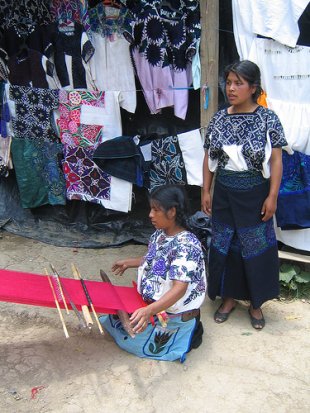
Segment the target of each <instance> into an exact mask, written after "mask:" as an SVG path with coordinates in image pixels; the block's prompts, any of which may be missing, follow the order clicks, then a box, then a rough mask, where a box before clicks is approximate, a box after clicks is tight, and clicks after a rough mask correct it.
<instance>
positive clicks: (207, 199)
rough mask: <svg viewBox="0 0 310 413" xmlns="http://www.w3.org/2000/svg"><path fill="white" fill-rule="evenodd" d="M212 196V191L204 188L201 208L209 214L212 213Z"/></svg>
mask: <svg viewBox="0 0 310 413" xmlns="http://www.w3.org/2000/svg"><path fill="white" fill-rule="evenodd" d="M211 206H212V197H211V194H210V192H208V191H205V190H203V191H202V195H201V210H202V211H203V212H204V213H205V214H207V215H211V213H212V208H211Z"/></svg>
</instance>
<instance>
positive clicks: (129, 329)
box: [100, 270, 135, 338]
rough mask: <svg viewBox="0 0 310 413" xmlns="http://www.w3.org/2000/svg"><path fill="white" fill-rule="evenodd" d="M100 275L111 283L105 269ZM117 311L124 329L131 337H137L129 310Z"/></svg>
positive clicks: (103, 279)
mask: <svg viewBox="0 0 310 413" xmlns="http://www.w3.org/2000/svg"><path fill="white" fill-rule="evenodd" d="M100 277H101V279H102V281H103V282H107V283H110V284H111V280H110V278H109V277H108V275H107V274H106V272H105V271H103V270H100ZM116 313H117V315H118V318H119V319H120V322H121V324H122V326H123V328H124V330H125V331H126V333H128V334H129V335H130V337H131V338H135V333H134V331H133V329H132V327H131V324H130V320H129V315H128V313H127V311H124V310H117V312H116Z"/></svg>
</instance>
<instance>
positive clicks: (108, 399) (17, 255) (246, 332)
mask: <svg viewBox="0 0 310 413" xmlns="http://www.w3.org/2000/svg"><path fill="white" fill-rule="evenodd" d="M0 235H1V239H0V268H5V269H11V270H20V271H29V272H35V273H43V269H44V267H46V266H47V265H48V263H52V264H53V265H54V266H55V267H56V269H57V270H58V272H60V273H61V275H62V276H66V277H71V262H74V263H75V264H76V265H77V267H78V268H79V270H80V272H81V273H82V274H83V276H84V278H85V279H95V280H98V281H99V280H100V277H99V270H100V268H103V269H104V270H105V271H106V272H107V273H108V275H109V276H110V278H111V280H112V282H113V283H115V284H118V285H130V284H131V280H133V279H135V271H134V270H131V271H128V273H127V274H126V273H125V275H124V276H123V277H117V278H116V277H115V276H113V274H112V273H111V264H112V262H113V261H114V260H115V259H117V258H118V257H129V256H137V255H141V254H143V253H144V252H145V250H146V247H145V246H143V245H129V246H124V247H121V248H113V249H111V248H110V249H74V248H64V247H55V246H51V245H48V244H42V243H40V242H37V241H34V240H32V239H27V238H22V237H18V236H16V235H12V234H10V233H7V232H1V233H0ZM218 304H219V303H218V302H211V301H209V300H206V301H205V304H204V305H203V307H202V321H203V324H204V329H205V334H204V341H203V344H202V345H201V346H200V347H199V348H198V349H196V350H193V351H192V352H191V353H190V354H189V355H188V358H187V360H186V361H185V363H183V364H181V363H180V362H163V361H162V362H159V361H153V360H145V359H139V358H137V357H135V356H133V355H131V354H128V353H126V352H123V351H122V350H120V349H119V348H118V347H117V346H116V345H115V343H114V341H113V340H112V339H111V338H110V337H109V336H108V334H107V333H106V334H105V335H104V336H101V334H100V333H99V330H98V329H97V328H95V327H94V328H93V329H92V330H91V331H85V330H80V329H78V322H77V320H76V318H75V315H74V313H73V312H72V314H70V315H69V316H67V315H65V313H64V316H65V317H66V322H67V326H68V330H69V334H70V338H69V339H66V338H65V336H64V334H63V330H62V327H61V324H60V320H59V317H58V314H57V311H56V309H55V310H54V309H49V308H42V307H33V306H25V305H20V304H11V303H3V302H2V303H0V321H1V324H0V354H1V359H0V375H1V377H2V380H1V384H0V411H1V412H2V413H20V412H23V413H24V412H27V413H28V412H31V413H32V412H41V413H82V412H83V413H84V412H85V413H139V412H141V413H142V412H143V413H144V412H148V413H157V412H158V413H159V412H161V413H168V412H170V413H183V412H187V411H190V412H193V413H198V412H199V413H213V412H220V413H226V412H227V413H234V412H236V413H260V412H264V413H265V412H273V413H286V412H290V413H297V412H302V413H305V412H309V411H310V391H309V385H310V366H309V360H310V357H309V356H310V354H309V353H310V334H309V333H310V305H309V303H308V302H302V301H294V302H290V303H287V302H283V301H277V300H274V301H271V302H268V303H266V304H265V305H264V307H263V309H264V315H265V319H266V327H265V329H264V330H263V331H261V332H257V331H255V330H254V329H253V328H252V327H251V325H250V322H249V317H248V313H247V307H246V303H241V302H240V303H239V305H238V307H237V310H236V311H235V312H234V313H233V314H232V316H231V318H230V319H229V321H228V322H227V323H224V324H223V325H217V324H215V323H214V322H213V319H212V315H213V312H214V311H215V309H216V308H217V306H218Z"/></svg>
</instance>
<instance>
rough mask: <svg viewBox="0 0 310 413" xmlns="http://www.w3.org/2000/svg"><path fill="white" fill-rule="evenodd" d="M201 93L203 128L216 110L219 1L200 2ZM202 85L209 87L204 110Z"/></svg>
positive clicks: (201, 122) (201, 121) (206, 0)
mask: <svg viewBox="0 0 310 413" xmlns="http://www.w3.org/2000/svg"><path fill="white" fill-rule="evenodd" d="M200 13H201V40H200V64H201V91H200V126H201V127H205V126H207V125H208V124H209V121H210V119H211V117H212V115H214V113H215V112H216V111H217V110H218V70H219V69H218V66H219V65H218V60H219V0H201V1H200ZM204 85H207V86H208V87H209V104H208V108H207V109H205V108H204V104H205V96H204Z"/></svg>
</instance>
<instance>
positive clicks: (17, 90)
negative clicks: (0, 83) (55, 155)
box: [9, 85, 59, 140]
mask: <svg viewBox="0 0 310 413" xmlns="http://www.w3.org/2000/svg"><path fill="white" fill-rule="evenodd" d="M9 90H10V92H9V93H10V99H11V100H12V101H13V102H14V103H15V112H16V116H15V118H13V120H12V125H13V133H14V137H15V138H17V139H23V140H24V139H35V140H55V139H56V137H55V134H54V132H53V130H52V127H51V113H52V111H53V110H55V109H57V108H58V104H59V100H58V90H49V89H38V88H32V87H26V86H15V85H12V86H10V89H9Z"/></svg>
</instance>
